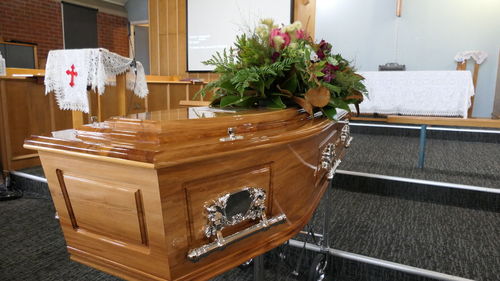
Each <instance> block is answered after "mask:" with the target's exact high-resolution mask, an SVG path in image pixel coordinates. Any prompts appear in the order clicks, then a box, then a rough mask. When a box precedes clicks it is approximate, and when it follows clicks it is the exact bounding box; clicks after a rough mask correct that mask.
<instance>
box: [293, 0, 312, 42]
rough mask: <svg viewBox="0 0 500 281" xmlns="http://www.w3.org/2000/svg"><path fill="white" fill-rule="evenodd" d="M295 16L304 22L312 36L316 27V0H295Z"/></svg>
mask: <svg viewBox="0 0 500 281" xmlns="http://www.w3.org/2000/svg"><path fill="white" fill-rule="evenodd" d="M293 18H294V20H296V21H297V20H298V21H300V22H302V26H303V27H304V29H305V30H306V31H307V33H308V34H309V35H311V37H312V38H314V35H315V29H316V0H295V3H294V7H293Z"/></svg>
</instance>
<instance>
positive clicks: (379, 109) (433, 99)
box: [359, 71, 474, 118]
mask: <svg viewBox="0 0 500 281" xmlns="http://www.w3.org/2000/svg"><path fill="white" fill-rule="evenodd" d="M359 74H361V75H362V76H364V77H365V81H364V83H365V86H366V89H367V90H368V95H369V97H368V98H365V100H364V101H363V102H362V103H361V104H360V112H361V113H378V114H402V115H428V116H463V117H464V118H467V110H468V109H469V106H470V105H471V97H472V96H474V85H473V83H472V75H471V73H470V72H469V71H366V72H359Z"/></svg>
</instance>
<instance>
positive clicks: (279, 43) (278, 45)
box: [273, 35, 285, 50]
mask: <svg viewBox="0 0 500 281" xmlns="http://www.w3.org/2000/svg"><path fill="white" fill-rule="evenodd" d="M273 41H274V48H275V49H276V50H279V49H281V46H282V45H283V44H284V43H285V39H283V37H281V36H279V35H277V36H274V37H273Z"/></svg>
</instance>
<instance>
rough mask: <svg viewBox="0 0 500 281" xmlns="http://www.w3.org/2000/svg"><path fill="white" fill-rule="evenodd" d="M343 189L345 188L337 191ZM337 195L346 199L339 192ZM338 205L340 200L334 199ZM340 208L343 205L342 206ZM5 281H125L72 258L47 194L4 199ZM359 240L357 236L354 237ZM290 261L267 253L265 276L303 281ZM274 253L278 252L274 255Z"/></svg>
mask: <svg viewBox="0 0 500 281" xmlns="http://www.w3.org/2000/svg"><path fill="white" fill-rule="evenodd" d="M337 192H342V191H340V190H339V191H337ZM335 198H344V197H343V196H335ZM334 203H335V205H337V202H334ZM339 206H340V205H339ZM0 214H1V216H0V233H1V247H0V257H1V259H0V280H2V281H41V280H43V281H49V280H50V281H63V280H76V281H77V280H82V281H84V280H85V281H94V280H99V281H114V280H116V281H118V280H121V279H119V278H116V277H114V276H111V275H108V274H106V273H103V272H100V271H97V270H95V269H92V268H90V267H87V266H84V265H81V264H78V263H76V262H73V261H71V260H70V259H69V256H68V254H67V252H66V245H65V242H64V238H63V235H62V232H61V230H60V227H59V223H58V221H57V220H55V219H54V207H53V205H52V202H51V200H49V199H45V198H28V197H25V198H22V199H18V200H13V201H0ZM352 239H356V237H352ZM289 251H291V252H292V254H289V255H288V256H290V258H289V259H288V260H287V262H282V261H279V260H278V259H276V258H274V259H273V258H272V257H271V258H270V257H269V255H271V256H272V255H273V253H272V252H271V253H269V254H266V264H267V266H266V270H265V280H279V281H293V280H295V281H296V280H304V276H303V275H302V276H301V277H299V278H296V277H294V276H293V275H291V274H290V273H291V268H295V264H296V262H297V256H298V253H297V251H298V250H296V249H291V248H290V250H289ZM274 255H276V254H275V253H274ZM314 255H315V253H311V252H308V253H306V258H305V259H304V261H303V266H302V269H303V270H302V272H303V273H306V270H307V267H308V265H309V264H310V262H311V260H312V258H313V257H314ZM333 264H334V265H333V268H334V270H333V271H332V272H334V274H335V275H334V276H335V279H334V280H337V281H386V280H398V281H430V279H426V278H422V277H418V276H413V275H410V274H405V273H401V272H396V271H392V270H384V269H380V268H378V267H374V266H370V265H365V264H359V263H355V262H351V261H347V260H343V259H338V258H334V259H333ZM232 280H235V281H236V280H238V281H246V280H248V281H250V280H253V268H252V267H250V268H246V269H240V268H235V269H233V270H230V271H228V272H226V273H224V274H222V275H220V276H218V277H216V278H214V279H212V281H232Z"/></svg>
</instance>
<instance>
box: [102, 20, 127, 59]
mask: <svg viewBox="0 0 500 281" xmlns="http://www.w3.org/2000/svg"><path fill="white" fill-rule="evenodd" d="M127 25H128V20H127V18H123V17H119V16H114V15H110V14H104V13H97V36H98V38H97V42H98V44H99V47H103V48H106V49H108V50H110V51H112V52H115V53H117V54H120V55H122V56H125V57H128V46H129V43H128V42H129V39H128V26H127Z"/></svg>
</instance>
